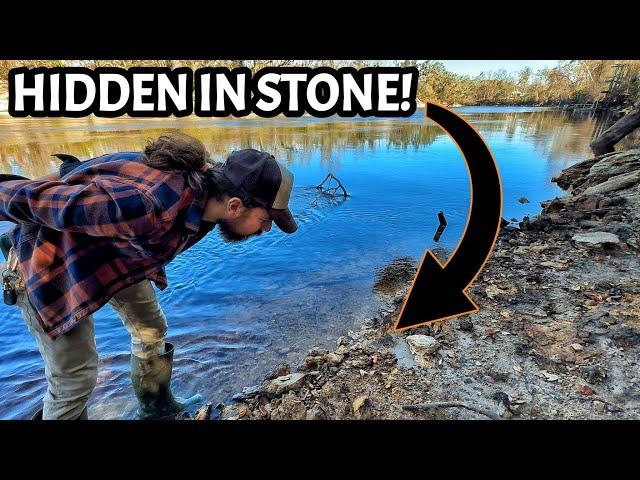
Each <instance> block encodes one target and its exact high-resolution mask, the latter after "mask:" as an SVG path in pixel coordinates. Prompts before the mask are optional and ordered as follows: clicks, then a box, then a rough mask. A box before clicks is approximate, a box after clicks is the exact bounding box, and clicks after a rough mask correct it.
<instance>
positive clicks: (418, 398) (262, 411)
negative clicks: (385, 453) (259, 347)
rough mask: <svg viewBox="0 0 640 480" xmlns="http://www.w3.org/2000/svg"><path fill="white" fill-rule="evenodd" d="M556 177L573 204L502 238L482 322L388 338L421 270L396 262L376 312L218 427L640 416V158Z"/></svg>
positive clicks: (243, 402) (479, 287)
mask: <svg viewBox="0 0 640 480" xmlns="http://www.w3.org/2000/svg"><path fill="white" fill-rule="evenodd" d="M554 180H555V181H556V182H557V183H558V185H560V186H561V187H562V188H564V189H566V190H568V194H567V196H565V197H561V198H556V199H554V200H551V201H549V202H545V204H543V207H544V208H543V212H542V213H541V214H540V215H539V216H537V217H536V218H534V219H528V218H525V219H524V220H523V222H521V223H520V229H516V228H513V227H509V226H507V227H504V228H503V229H502V231H501V234H500V236H499V239H498V242H497V244H496V247H495V250H494V252H493V255H492V256H491V258H490V260H489V262H488V263H487V265H486V266H485V269H484V270H483V272H482V274H481V275H480V277H479V278H478V279H477V280H476V282H475V283H474V284H473V286H472V287H471V289H470V291H469V293H470V294H471V296H472V297H473V298H474V299H475V300H476V302H477V303H478V304H479V305H480V312H479V313H477V314H473V315H469V316H465V317H461V318H458V319H454V320H451V321H447V322H441V323H439V324H435V325H430V326H423V327H419V328H417V329H413V330H410V331H407V332H403V333H397V334H396V333H391V326H392V324H393V322H394V321H395V318H396V316H397V314H398V311H399V308H400V306H401V302H402V300H403V298H404V295H405V294H406V291H407V289H408V285H409V283H410V282H411V279H412V278H413V273H414V272H415V265H414V264H413V263H412V262H411V261H408V260H407V259H398V261H396V262H393V263H392V264H391V265H389V266H388V268H386V269H385V270H384V271H383V272H381V275H380V276H379V281H378V282H376V291H377V293H378V294H379V295H381V296H382V297H383V298H384V299H385V300H386V306H385V307H384V308H382V309H381V310H380V312H379V315H377V316H376V317H374V318H370V319H367V320H366V321H365V322H364V323H363V325H362V328H361V329H360V330H358V331H355V332H353V331H350V332H348V335H345V336H344V337H341V338H340V339H338V342H337V345H336V348H335V349H334V350H333V351H328V350H326V349H322V348H313V349H311V350H310V351H309V354H308V355H307V357H306V358H304V359H303V360H302V362H301V363H300V364H299V365H287V364H281V365H278V366H277V367H276V368H275V369H274V371H273V372H272V374H270V375H269V376H267V378H266V379H265V381H264V382H263V383H262V384H261V385H257V386H253V387H247V388H245V389H244V391H243V392H241V393H239V394H238V395H236V396H235V397H234V398H235V402H234V403H233V404H231V405H226V406H224V407H223V406H221V405H220V406H219V408H218V410H216V415H214V417H219V418H223V419H484V418H496V419H530V418H538V419H553V418H556V419H586V418H595V419H598V418H599V419H623V418H640V362H639V360H638V359H639V358H640V295H639V294H640V279H639V275H638V272H640V260H639V258H638V252H639V250H640V248H639V245H640V226H639V225H640V222H639V221H638V220H639V218H638V217H639V216H640V208H639V207H640V149H638V150H630V151H626V152H616V153H613V154H609V155H604V156H601V157H598V158H595V159H590V160H587V161H585V162H582V163H580V164H577V165H575V166H573V167H571V168H569V169H567V170H565V171H564V172H563V173H562V174H561V175H560V176H559V177H558V178H557V179H554ZM437 254H438V255H439V256H441V258H444V257H445V256H446V253H445V252H438V253H437Z"/></svg>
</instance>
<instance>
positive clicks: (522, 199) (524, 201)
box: [518, 197, 529, 203]
mask: <svg viewBox="0 0 640 480" xmlns="http://www.w3.org/2000/svg"><path fill="white" fill-rule="evenodd" d="M518 201H519V202H520V203H529V200H528V199H526V198H525V197H520V198H519V199H518Z"/></svg>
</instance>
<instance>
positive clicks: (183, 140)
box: [143, 132, 209, 196]
mask: <svg viewBox="0 0 640 480" xmlns="http://www.w3.org/2000/svg"><path fill="white" fill-rule="evenodd" d="M143 156H144V158H145V161H146V163H147V165H149V166H150V167H153V168H157V169H158V170H162V171H164V172H171V173H182V174H183V175H184V176H185V181H186V183H187V184H188V185H189V186H190V187H191V189H192V190H194V191H195V192H196V195H197V196H200V195H203V194H206V193H207V192H206V191H205V190H206V186H207V176H208V172H207V167H208V165H209V164H208V162H207V160H208V158H209V152H207V149H206V148H205V146H204V145H203V144H202V142H201V141H200V140H198V139H197V138H194V137H191V136H189V135H187V134H185V133H180V132H172V133H168V134H165V135H161V136H160V137H159V138H158V139H157V140H153V141H150V142H149V143H148V144H147V146H146V147H145V149H144V151H143Z"/></svg>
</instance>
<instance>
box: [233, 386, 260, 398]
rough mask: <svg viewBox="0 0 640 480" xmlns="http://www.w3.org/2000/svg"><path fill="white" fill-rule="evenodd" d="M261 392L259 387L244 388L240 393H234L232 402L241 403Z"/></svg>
mask: <svg viewBox="0 0 640 480" xmlns="http://www.w3.org/2000/svg"><path fill="white" fill-rule="evenodd" d="M261 391H262V386H261V385H254V386H252V387H244V388H243V389H242V392H241V393H236V394H235V395H234V396H233V397H232V400H233V401H235V402H243V401H245V400H251V399H252V398H254V397H256V396H258V395H259V394H260V392H261Z"/></svg>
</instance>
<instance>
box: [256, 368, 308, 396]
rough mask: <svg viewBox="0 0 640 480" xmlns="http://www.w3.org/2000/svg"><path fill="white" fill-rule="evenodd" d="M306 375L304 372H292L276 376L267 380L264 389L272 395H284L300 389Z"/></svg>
mask: <svg viewBox="0 0 640 480" xmlns="http://www.w3.org/2000/svg"><path fill="white" fill-rule="evenodd" d="M305 378H306V375H305V374H304V373H291V374H289V375H284V376H282V377H278V378H274V379H273V380H269V381H268V382H266V385H265V386H264V388H263V389H262V391H264V392H265V393H269V394H272V395H282V394H284V393H287V392H289V391H296V390H299V389H300V388H301V387H302V386H303V385H304V382H305Z"/></svg>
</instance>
